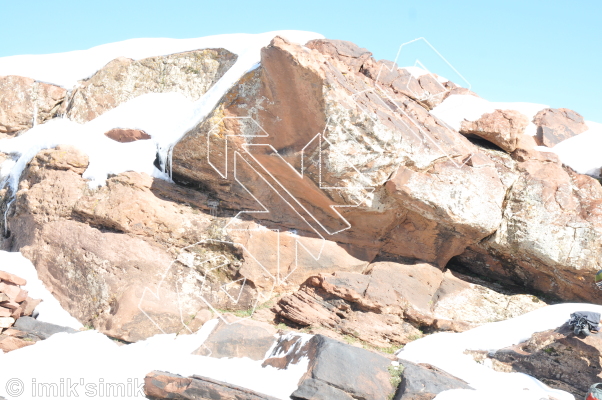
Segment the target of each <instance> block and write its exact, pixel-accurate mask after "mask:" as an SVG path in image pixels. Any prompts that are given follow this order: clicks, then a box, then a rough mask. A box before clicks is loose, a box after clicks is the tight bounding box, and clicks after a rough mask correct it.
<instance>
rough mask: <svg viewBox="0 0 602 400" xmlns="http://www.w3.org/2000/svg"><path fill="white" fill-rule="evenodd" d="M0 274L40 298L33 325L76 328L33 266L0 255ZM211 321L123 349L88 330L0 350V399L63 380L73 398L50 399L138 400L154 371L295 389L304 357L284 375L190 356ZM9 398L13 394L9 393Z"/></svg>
mask: <svg viewBox="0 0 602 400" xmlns="http://www.w3.org/2000/svg"><path fill="white" fill-rule="evenodd" d="M0 271H6V272H10V273H12V274H15V275H18V276H20V277H22V278H25V279H26V280H27V285H26V286H24V289H26V290H28V291H29V295H30V296H31V297H33V298H38V299H43V301H42V303H41V304H40V305H39V306H38V307H37V308H36V310H37V311H39V313H40V315H39V316H38V319H39V320H41V321H45V322H50V323H53V324H57V325H63V326H70V327H72V328H75V329H80V328H81V327H82V325H81V324H80V323H79V322H78V321H77V320H76V319H75V318H73V317H72V316H70V315H69V313H67V311H65V310H64V309H63V308H62V307H61V306H60V304H59V302H58V301H57V300H56V299H55V298H54V297H53V296H52V294H51V293H50V292H49V291H48V290H47V289H46V288H45V287H44V284H43V283H42V282H41V281H40V280H39V279H38V276H37V272H36V270H35V267H34V266H33V264H32V263H31V262H30V261H29V260H27V259H26V258H25V257H23V256H22V255H21V253H9V252H4V251H0ZM217 322H218V320H217V319H214V320H211V321H209V322H207V323H206V324H205V325H204V326H203V327H202V328H201V329H200V330H199V331H198V332H196V333H194V334H192V335H181V336H177V337H176V335H175V334H167V335H156V336H153V337H151V338H149V339H147V340H145V341H141V342H137V343H134V344H130V345H127V346H119V345H118V344H117V343H116V342H114V341H113V340H111V339H109V338H108V337H107V336H105V335H103V334H101V333H99V332H96V331H93V330H89V331H81V332H77V333H72V334H69V333H59V334H55V335H53V336H52V337H50V338H49V339H47V340H44V341H41V342H38V343H36V344H35V345H34V346H29V347H26V348H23V349H20V350H17V351H13V352H10V353H6V354H2V353H1V352H0V377H2V379H0V396H4V397H6V398H7V399H12V398H14V399H17V398H28V399H29V398H35V397H45V396H40V393H41V392H40V391H41V390H42V388H43V386H41V385H43V384H45V383H48V384H53V383H54V384H56V385H57V387H59V389H60V388H61V382H63V384H64V385H63V387H65V388H68V387H69V384H75V385H76V386H75V388H76V392H75V393H77V394H78V396H74V395H73V393H71V396H69V392H68V389H65V391H64V392H63V393H61V392H59V393H58V395H57V396H52V398H53V399H66V398H73V397H76V398H77V397H85V398H91V399H95V398H98V399H101V398H112V399H131V398H136V397H138V398H144V396H139V395H136V392H137V388H138V386H139V385H140V384H142V383H143V382H144V377H145V376H146V374H147V373H149V372H151V371H153V370H160V371H168V372H171V373H175V374H180V375H183V376H190V375H195V374H196V375H202V376H207V377H210V378H214V379H217V380H221V381H224V382H229V383H232V384H235V385H239V386H242V387H246V388H249V389H252V390H256V391H258V392H260V393H265V394H268V395H271V396H274V397H277V398H281V399H288V398H289V395H290V394H291V393H292V392H293V391H294V390H295V389H297V384H298V382H299V379H300V378H301V376H302V375H303V374H304V373H305V372H306V371H307V366H308V359H307V358H305V359H302V360H301V361H300V362H299V363H297V364H294V365H292V366H290V367H289V368H288V369H287V370H279V369H276V368H273V367H270V366H268V367H265V368H263V367H262V366H261V363H262V361H253V360H251V359H249V358H237V359H234V358H230V359H227V358H221V359H217V358H211V357H205V356H198V355H192V354H191V353H192V352H193V351H194V350H196V349H197V348H199V347H200V346H202V344H203V342H204V341H205V340H206V339H207V337H208V336H209V334H210V333H211V331H212V330H213V329H214V328H215V326H216V325H217ZM301 336H304V337H305V340H308V339H309V337H310V335H302V334H301ZM271 352H272V349H270V350H269V351H268V352H266V356H267V355H269V354H270V353H271ZM16 379H18V380H19V381H16ZM61 379H62V380H61ZM67 380H69V381H67ZM9 381H10V382H11V385H12V386H11V385H9V386H10V388H8V389H7V385H6V383H8V382H9ZM19 382H21V383H22V388H23V390H24V391H23V393H21V394H20V395H19V396H16V395H14V394H16V392H11V390H16V389H17V388H19V387H21V386H20V383H19ZM67 382H70V383H69V384H67ZM80 383H81V384H80ZM103 383H104V384H105V388H107V387H108V386H106V385H108V384H116V385H119V384H122V385H123V387H125V388H126V389H128V388H134V391H133V393H130V394H131V395H128V393H127V391H126V392H125V393H124V395H123V396H121V395H111V396H109V395H107V393H105V394H104V395H103V394H102V393H101V392H100V390H101V388H102V387H103ZM86 385H90V386H87V387H86ZM93 389H96V390H97V393H96V394H95V395H94V394H92V393H93ZM34 390H37V392H34ZM7 391H9V392H8V393H7ZM130 392H131V391H130ZM10 393H13V396H11V395H10ZM17 393H18V392H17Z"/></svg>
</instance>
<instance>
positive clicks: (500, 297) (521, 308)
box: [274, 262, 545, 348]
mask: <svg viewBox="0 0 602 400" xmlns="http://www.w3.org/2000/svg"><path fill="white" fill-rule="evenodd" d="M456 275H457V276H455V275H454V274H452V273H451V272H450V271H447V272H445V273H443V272H441V270H439V269H438V268H436V267H433V266H431V265H428V264H416V265H405V264H398V263H391V262H378V263H374V264H372V265H371V266H370V272H369V274H368V275H362V274H356V273H345V272H336V273H334V274H333V275H325V274H322V275H319V276H315V277H311V278H310V279H308V280H307V282H306V283H305V284H304V285H303V286H302V287H301V288H300V290H299V291H297V292H296V293H294V294H292V295H289V296H285V297H283V298H282V299H281V300H280V301H279V302H278V304H277V305H276V306H275V308H274V309H275V311H276V312H277V314H278V315H279V316H280V317H281V318H284V319H286V320H289V321H292V322H294V323H296V324H299V325H301V326H313V327H316V326H323V327H328V328H331V329H334V330H336V331H337V332H339V333H341V334H344V335H349V336H352V337H355V338H357V339H359V340H361V341H364V342H366V343H369V344H371V345H373V346H376V347H380V348H388V347H390V346H392V345H399V344H405V343H407V342H409V341H411V340H414V339H416V338H419V337H421V336H422V332H421V331H420V330H418V328H421V329H429V330H454V331H464V330H466V329H468V328H471V327H474V326H477V325H480V324H483V323H487V322H491V321H497V320H504V319H508V318H512V317H516V316H518V315H522V314H524V313H526V312H529V311H532V310H534V309H537V308H540V307H543V306H544V305H545V303H543V302H541V301H539V300H538V299H536V298H534V297H533V296H527V295H512V296H510V295H505V294H502V293H498V292H496V291H494V290H491V289H489V288H486V287H484V286H482V285H478V284H474V283H469V282H466V279H467V277H464V276H462V275H460V274H456ZM458 276H459V277H461V278H464V280H463V279H460V278H459V277H458Z"/></svg>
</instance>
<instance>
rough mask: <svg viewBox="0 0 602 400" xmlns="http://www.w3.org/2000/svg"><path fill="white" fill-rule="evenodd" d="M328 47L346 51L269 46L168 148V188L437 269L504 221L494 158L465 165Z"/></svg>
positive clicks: (431, 127) (408, 108) (410, 111)
mask: <svg viewBox="0 0 602 400" xmlns="http://www.w3.org/2000/svg"><path fill="white" fill-rule="evenodd" d="M333 46H334V48H335V49H336V48H337V46H339V47H341V46H343V45H341V44H340V43H338V42H330V41H312V42H310V43H308V44H307V46H306V47H307V48H309V49H310V50H307V49H304V48H303V47H301V46H298V45H293V44H289V43H287V42H285V41H284V40H283V39H280V38H276V39H274V41H273V42H272V44H271V45H270V46H268V47H266V48H264V49H263V50H262V61H261V66H260V67H259V68H257V69H255V70H254V71H252V72H250V73H248V74H247V75H246V76H245V77H243V78H242V79H241V81H240V82H239V84H237V85H236V86H235V87H233V88H232V90H231V91H230V92H229V93H227V94H226V96H224V98H223V99H222V101H221V102H220V103H219V105H218V106H217V107H216V109H215V110H214V112H213V113H212V114H211V115H210V116H209V117H208V118H207V120H205V121H204V122H202V123H201V124H199V125H198V126H197V127H196V128H194V129H193V130H192V131H191V132H189V133H188V134H187V135H186V136H185V137H184V138H183V139H182V140H181V141H180V142H179V143H178V144H177V145H176V146H175V148H174V150H173V171H172V172H173V177H174V180H175V181H176V182H178V183H180V184H183V185H188V186H190V187H201V188H203V190H206V191H209V192H211V193H213V195H214V196H215V197H216V198H219V200H220V201H221V203H220V204H221V207H223V208H225V209H230V210H261V209H262V208H261V207H262V206H265V207H266V208H267V209H268V211H269V212H267V213H263V214H254V217H255V218H256V219H257V220H259V221H261V223H262V224H265V225H266V226H268V227H271V226H275V227H276V226H277V227H281V228H285V229H287V228H288V229H295V230H297V231H298V233H299V235H302V236H304V237H316V236H318V235H319V236H322V237H325V238H326V239H328V240H331V241H335V242H337V243H340V244H341V245H342V246H345V248H346V249H348V251H349V252H350V254H351V255H353V256H354V257H356V258H358V259H360V260H364V261H371V260H372V259H374V257H375V256H376V255H377V254H378V253H388V254H392V255H394V256H403V257H409V258H417V259H421V260H425V261H428V262H435V263H437V264H438V265H440V266H444V265H445V264H446V263H447V261H448V260H449V259H450V258H451V257H452V256H454V255H457V254H460V253H461V252H462V251H463V249H464V248H465V247H466V246H467V245H468V244H469V243H473V242H475V241H478V240H480V239H482V238H484V237H486V236H488V235H490V234H491V233H493V232H494V231H495V229H496V228H497V226H499V224H500V223H501V208H502V204H503V200H504V195H505V187H504V183H503V182H502V180H501V177H500V176H499V173H498V171H497V170H496V168H495V164H494V162H493V161H489V164H488V165H485V164H486V163H485V164H484V165H480V166H478V167H474V166H472V164H470V165H469V164H467V163H465V161H466V160H467V159H468V158H469V157H470V156H471V154H473V153H474V154H476V153H479V149H478V148H477V147H476V146H474V145H472V144H471V143H470V142H469V141H468V140H467V139H465V138H464V137H462V136H461V135H459V134H458V133H457V132H453V131H450V130H449V129H448V128H446V127H444V126H443V125H442V124H440V123H438V121H437V120H436V119H435V118H433V117H432V116H431V115H430V114H429V113H428V111H427V110H426V109H425V108H424V107H423V106H421V105H420V104H419V103H417V102H416V101H414V100H412V99H411V98H409V97H407V96H405V95H404V94H403V93H401V92H396V91H394V90H393V89H392V88H386V89H382V90H381V89H379V88H378V87H377V86H376V82H375V81H374V80H373V79H372V78H370V77H369V76H367V75H365V74H364V73H363V72H362V71H363V70H362V69H361V68H360V67H358V65H359V64H361V63H362V60H364V59H365V58H366V53H365V52H364V51H363V50H361V49H355V50H354V52H351V51H350V50H349V45H348V44H344V46H343V48H342V50H340V51H338V50H337V51H336V52H335V51H333V50H332V48H333ZM324 48H327V51H326V50H324V53H321V52H320V51H318V50H316V49H324ZM341 54H343V55H341ZM349 54H352V55H349ZM383 87H384V86H383ZM383 90H386V91H383ZM387 96H389V97H392V98H394V100H395V102H392V101H389V99H388V98H387ZM482 158H484V159H485V160H486V159H488V157H487V156H486V155H484V154H483V155H482ZM207 161H209V162H207ZM235 167H236V168H235ZM295 170H296V171H297V172H295ZM392 176H393V178H392ZM387 181H389V183H388V184H387V186H386V187H383V184H384V183H386V182H387ZM239 182H244V186H243V185H240V184H238V183H239ZM484 187H486V188H487V189H488V190H483V188H484ZM434 196H437V198H436V199H435V198H433V197H434ZM451 199H454V200H451ZM331 206H338V207H335V208H333V207H331ZM485 216H486V217H485ZM270 224H271V225H270Z"/></svg>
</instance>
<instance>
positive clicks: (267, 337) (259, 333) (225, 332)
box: [192, 316, 277, 360]
mask: <svg viewBox="0 0 602 400" xmlns="http://www.w3.org/2000/svg"><path fill="white" fill-rule="evenodd" d="M224 319H225V320H226V321H227V322H224ZM224 319H222V320H220V322H219V324H218V325H217V326H216V327H215V329H214V330H213V331H212V332H211V334H210V335H209V337H208V338H207V340H205V342H203V346H201V347H199V348H198V349H197V350H195V351H194V352H193V353H192V354H197V355H204V356H210V357H215V358H223V357H228V358H229V357H238V358H242V357H247V358H250V359H251V360H263V359H264V358H265V356H266V353H267V352H268V350H270V349H271V348H272V346H273V345H274V343H275V342H276V332H277V331H276V329H275V328H274V327H273V326H271V325H268V324H265V323H261V322H257V321H253V320H250V319H243V320H240V319H238V318H232V317H230V316H226V317H225V318H224Z"/></svg>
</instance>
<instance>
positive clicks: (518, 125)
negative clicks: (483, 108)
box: [460, 110, 529, 153]
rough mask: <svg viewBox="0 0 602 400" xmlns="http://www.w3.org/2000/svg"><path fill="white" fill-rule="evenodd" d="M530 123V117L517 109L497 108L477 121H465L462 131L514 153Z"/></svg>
mask: <svg viewBox="0 0 602 400" xmlns="http://www.w3.org/2000/svg"><path fill="white" fill-rule="evenodd" d="M528 124H529V119H528V118H527V117H526V116H524V115H523V114H521V113H520V112H518V111H516V110H495V111H494V112H492V113H487V114H483V115H482V116H481V118H479V119H478V120H476V121H463V122H462V126H461V127H460V133H463V134H473V135H477V136H479V137H481V138H483V139H485V140H487V141H489V142H491V143H493V144H495V145H496V146H499V147H500V148H501V149H503V150H505V151H507V152H508V153H512V152H513V151H514V150H516V148H517V147H518V144H519V140H520V139H521V137H522V135H523V133H524V131H525V128H526V127H527V125H528Z"/></svg>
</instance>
